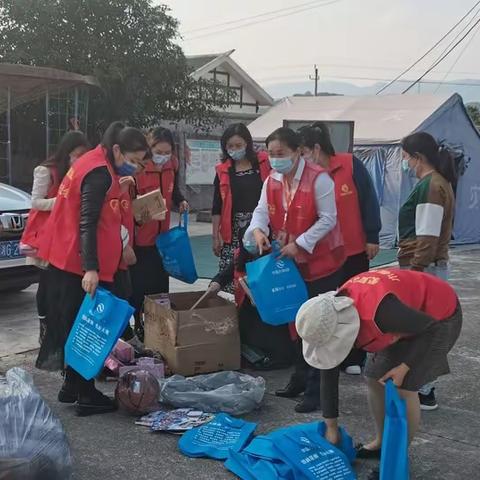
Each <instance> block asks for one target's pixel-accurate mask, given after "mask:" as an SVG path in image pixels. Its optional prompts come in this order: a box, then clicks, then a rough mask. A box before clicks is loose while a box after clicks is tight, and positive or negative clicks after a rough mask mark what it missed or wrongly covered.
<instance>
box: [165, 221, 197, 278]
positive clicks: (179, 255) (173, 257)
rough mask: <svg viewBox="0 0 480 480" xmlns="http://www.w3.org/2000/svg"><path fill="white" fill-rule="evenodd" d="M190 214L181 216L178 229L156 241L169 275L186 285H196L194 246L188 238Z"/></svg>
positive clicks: (175, 228) (172, 229) (171, 230)
mask: <svg viewBox="0 0 480 480" xmlns="http://www.w3.org/2000/svg"><path fill="white" fill-rule="evenodd" d="M187 229H188V212H185V213H184V214H183V225H182V216H180V222H179V224H178V227H174V228H171V229H170V230H169V231H168V232H165V233H161V234H160V235H159V236H158V237H157V240H156V245H157V249H158V251H159V252H160V255H161V257H162V261H163V267H164V268H165V270H166V271H167V272H168V274H169V275H170V276H171V277H173V278H176V279H177V280H181V281H182V282H185V283H195V282H196V281H197V279H198V275H197V269H196V268H195V261H194V259H193V252H192V245H191V244H190V238H189V237H188V231H187Z"/></svg>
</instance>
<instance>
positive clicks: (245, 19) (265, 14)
mask: <svg viewBox="0 0 480 480" xmlns="http://www.w3.org/2000/svg"><path fill="white" fill-rule="evenodd" d="M322 1H324V0H322ZM318 2H319V0H315V1H314V2H312V1H310V2H306V3H300V4H298V5H292V6H291V7H286V8H280V9H279V10H273V11H270V12H265V13H259V14H257V15H252V16H250V17H243V18H237V20H230V21H228V22H222V23H216V24H214V25H209V26H206V27H199V28H193V29H192V30H186V31H185V32H183V33H184V34H189V33H195V32H200V31H202V30H210V29H211V28H218V27H224V26H225V25H231V24H234V23H240V22H244V21H248V20H254V19H255V18H259V17H265V16H271V15H274V14H276V13H281V12H285V11H286V10H295V9H297V8H301V7H306V6H309V5H312V4H316V3H318Z"/></svg>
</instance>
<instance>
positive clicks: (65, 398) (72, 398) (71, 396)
mask: <svg viewBox="0 0 480 480" xmlns="http://www.w3.org/2000/svg"><path fill="white" fill-rule="evenodd" d="M77 399H78V390H77V388H76V386H75V385H72V384H71V383H67V382H63V385H62V388H61V389H60V391H59V392H58V401H59V402H61V403H75V402H76V401H77Z"/></svg>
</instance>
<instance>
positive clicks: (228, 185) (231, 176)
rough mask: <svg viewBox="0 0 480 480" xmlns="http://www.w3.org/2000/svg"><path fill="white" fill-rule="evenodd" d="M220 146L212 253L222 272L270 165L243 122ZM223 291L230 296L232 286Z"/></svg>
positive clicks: (227, 133) (234, 126)
mask: <svg viewBox="0 0 480 480" xmlns="http://www.w3.org/2000/svg"><path fill="white" fill-rule="evenodd" d="M220 144H221V147H222V160H221V162H220V163H219V164H218V165H217V167H216V172H217V175H216V176H215V181H214V187H215V190H214V196H213V207H212V240H213V252H214V253H215V255H216V256H217V257H220V270H223V269H224V268H225V267H226V266H227V265H228V264H229V263H230V262H231V261H232V260H233V254H234V251H235V249H236V248H238V245H239V243H238V231H239V229H240V228H243V227H246V226H247V225H248V224H249V223H250V220H251V218H252V212H253V211H254V210H255V207H256V206H257V203H258V199H259V198H260V192H261V191H262V184H263V182H264V181H265V179H266V178H267V177H268V174H269V173H270V164H269V163H268V155H267V154H266V153H265V152H259V153H256V152H255V150H254V149H253V140H252V136H251V134H250V132H249V131H248V128H247V127H246V126H245V125H244V124H243V123H235V124H232V125H230V126H229V127H228V128H227V129H226V130H225V132H224V133H223V136H222V139H221V141H220ZM224 290H225V291H228V292H230V293H233V285H232V284H231V283H230V284H229V285H227V286H226V287H225V288H224Z"/></svg>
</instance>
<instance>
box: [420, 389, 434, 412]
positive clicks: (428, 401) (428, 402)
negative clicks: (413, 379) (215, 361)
mask: <svg viewBox="0 0 480 480" xmlns="http://www.w3.org/2000/svg"><path fill="white" fill-rule="evenodd" d="M418 398H419V399H420V408H421V409H422V410H427V411H428V410H429V411H431V410H436V409H437V408H438V403H437V400H436V398H435V389H434V388H432V389H431V390H430V393H429V394H428V395H424V394H423V393H419V394H418Z"/></svg>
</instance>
